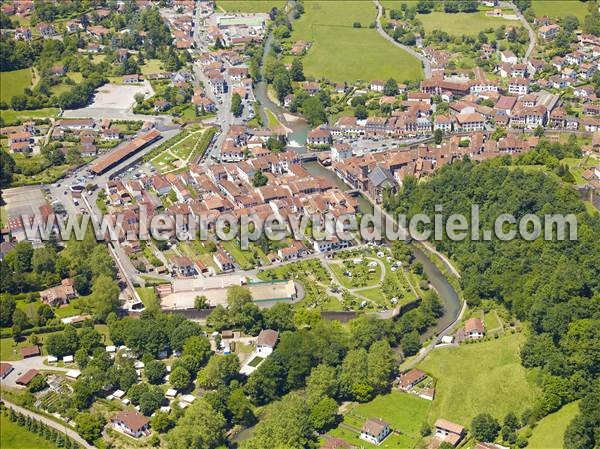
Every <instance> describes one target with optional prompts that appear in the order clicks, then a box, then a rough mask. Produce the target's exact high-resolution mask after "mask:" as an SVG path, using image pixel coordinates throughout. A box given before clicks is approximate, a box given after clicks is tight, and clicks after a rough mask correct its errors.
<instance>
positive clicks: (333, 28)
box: [291, 1, 423, 82]
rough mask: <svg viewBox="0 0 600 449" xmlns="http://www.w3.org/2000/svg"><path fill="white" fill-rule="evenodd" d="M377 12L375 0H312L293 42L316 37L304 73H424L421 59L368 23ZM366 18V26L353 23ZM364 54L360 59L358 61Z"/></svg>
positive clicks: (334, 77)
mask: <svg viewBox="0 0 600 449" xmlns="http://www.w3.org/2000/svg"><path fill="white" fill-rule="evenodd" d="M375 17H376V10H375V6H374V4H373V3H371V2H362V1H351V2H340V1H311V2H307V3H305V13H304V14H303V15H302V17H300V19H298V20H297V21H295V22H294V31H293V33H292V37H291V41H293V42H295V41H298V40H307V41H311V42H312V43H313V44H312V46H311V48H310V50H309V51H308V54H307V55H306V56H305V57H304V58H303V64H304V72H305V74H306V75H308V76H311V77H315V78H327V79H329V80H331V81H349V82H352V81H355V80H359V79H360V80H364V81H370V80H372V79H387V78H395V79H397V80H398V81H404V80H409V79H420V78H422V76H423V75H422V70H421V64H420V62H419V61H418V60H417V59H416V58H413V57H412V56H410V55H409V54H408V53H406V52H404V51H403V50H401V49H400V48H398V47H396V46H394V45H393V44H392V43H390V42H388V41H386V40H385V39H384V38H382V37H381V36H380V35H379V34H378V33H377V31H376V30H375V29H370V28H368V26H369V23H371V22H374V21H375ZM354 22H360V23H361V25H362V28H353V26H352V25H353V23H354ZM357 55H360V64H357Z"/></svg>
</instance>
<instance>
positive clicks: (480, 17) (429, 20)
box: [417, 11, 518, 36]
mask: <svg viewBox="0 0 600 449" xmlns="http://www.w3.org/2000/svg"><path fill="white" fill-rule="evenodd" d="M417 18H418V19H419V20H420V21H421V23H423V27H424V28H425V32H426V33H431V32H432V31H434V30H444V31H446V32H447V33H448V34H451V35H454V36H462V35H466V36H476V35H478V34H479V32H480V31H483V30H485V29H486V28H490V27H491V28H494V29H496V28H498V27H499V26H501V25H510V24H517V23H518V22H515V21H512V20H506V19H503V18H501V17H488V16H486V15H485V11H478V12H473V13H464V12H460V13H455V14H447V13H445V12H441V11H434V12H432V13H429V14H418V15H417Z"/></svg>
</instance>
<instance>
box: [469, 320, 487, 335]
mask: <svg viewBox="0 0 600 449" xmlns="http://www.w3.org/2000/svg"><path fill="white" fill-rule="evenodd" d="M465 334H466V337H467V338H471V339H478V338H483V337H484V336H485V328H484V326H483V321H481V319H480V318H469V319H468V320H467V321H466V322H465Z"/></svg>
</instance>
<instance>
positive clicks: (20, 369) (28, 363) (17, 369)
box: [1, 355, 75, 388]
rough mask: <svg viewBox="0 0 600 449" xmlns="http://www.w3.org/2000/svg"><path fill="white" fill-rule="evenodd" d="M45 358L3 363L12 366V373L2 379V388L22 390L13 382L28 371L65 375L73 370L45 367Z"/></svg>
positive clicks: (30, 358) (38, 357) (39, 357)
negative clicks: (54, 372) (61, 373)
mask: <svg viewBox="0 0 600 449" xmlns="http://www.w3.org/2000/svg"><path fill="white" fill-rule="evenodd" d="M46 358H47V357H46V356H41V355H40V356H37V357H29V358H26V359H23V360H8V361H6V362H5V363H10V364H11V365H12V366H13V368H14V369H13V370H12V372H11V373H10V374H9V375H8V376H6V377H5V378H4V379H2V381H1V383H2V386H4V387H10V388H22V387H21V386H19V385H17V384H16V383H15V381H16V380H17V379H18V378H19V377H20V376H21V375H22V374H25V373H26V372H27V371H29V370H30V369H36V370H38V371H42V370H46V371H61V372H63V373H66V372H67V371H69V370H71V369H75V368H61V367H59V366H52V365H45V364H44V361H45V360H46Z"/></svg>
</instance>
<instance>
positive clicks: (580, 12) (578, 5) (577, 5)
mask: <svg viewBox="0 0 600 449" xmlns="http://www.w3.org/2000/svg"><path fill="white" fill-rule="evenodd" d="M531 7H532V8H533V10H534V11H535V15H536V16H548V17H560V18H562V17H565V16H569V15H571V16H575V17H577V18H578V19H579V21H580V22H582V21H583V19H584V18H585V16H586V15H588V14H589V13H588V4H587V3H584V2H580V1H579V0H533V1H532V2H531Z"/></svg>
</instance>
